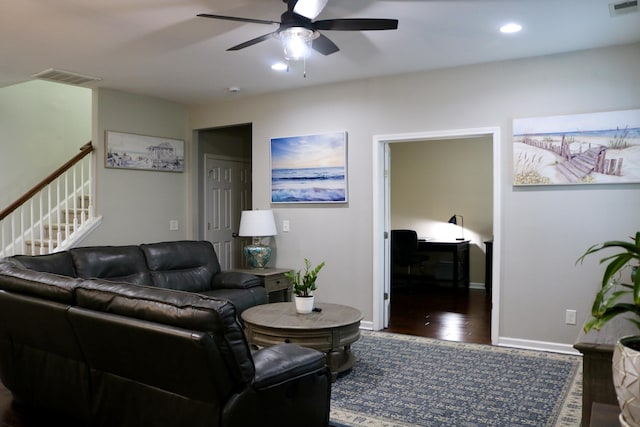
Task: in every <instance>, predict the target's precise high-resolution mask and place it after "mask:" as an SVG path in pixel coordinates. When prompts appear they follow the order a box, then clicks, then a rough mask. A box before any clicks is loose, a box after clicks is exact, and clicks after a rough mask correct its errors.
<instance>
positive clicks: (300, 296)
mask: <svg viewBox="0 0 640 427" xmlns="http://www.w3.org/2000/svg"><path fill="white" fill-rule="evenodd" d="M322 267H324V261H323V262H321V263H320V264H318V265H317V266H316V267H315V268H311V261H309V260H308V259H307V258H305V259H304V272H303V271H302V270H298V271H288V272H286V273H285V276H286V277H287V278H288V279H289V280H290V281H291V284H292V285H293V294H294V296H293V301H294V302H295V304H296V311H297V312H298V313H301V314H308V313H311V311H312V310H313V301H314V297H313V291H315V290H316V289H317V287H316V280H317V279H318V273H319V272H320V270H321V269H322Z"/></svg>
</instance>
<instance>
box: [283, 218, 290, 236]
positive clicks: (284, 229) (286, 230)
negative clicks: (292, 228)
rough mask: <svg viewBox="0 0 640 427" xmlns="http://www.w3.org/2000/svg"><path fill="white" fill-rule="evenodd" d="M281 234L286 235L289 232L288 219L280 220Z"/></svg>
mask: <svg viewBox="0 0 640 427" xmlns="http://www.w3.org/2000/svg"><path fill="white" fill-rule="evenodd" d="M282 232H283V233H288V232H289V220H288V219H285V220H282Z"/></svg>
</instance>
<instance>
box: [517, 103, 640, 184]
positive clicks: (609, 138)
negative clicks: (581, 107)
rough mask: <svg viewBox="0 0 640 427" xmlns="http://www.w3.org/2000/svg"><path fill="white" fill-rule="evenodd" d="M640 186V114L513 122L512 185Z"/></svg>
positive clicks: (609, 114) (585, 115) (566, 117)
mask: <svg viewBox="0 0 640 427" xmlns="http://www.w3.org/2000/svg"><path fill="white" fill-rule="evenodd" d="M638 182H640V109H639V110H625V111H611V112H603V113H589V114H574V115H566V116H551V117H534V118H527V119H515V120H514V121H513V185H514V186H524V185H571V184H623V183H638Z"/></svg>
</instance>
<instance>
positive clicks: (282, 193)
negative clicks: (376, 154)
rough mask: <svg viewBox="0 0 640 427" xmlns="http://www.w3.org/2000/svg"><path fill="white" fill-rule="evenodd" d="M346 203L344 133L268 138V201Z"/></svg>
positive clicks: (345, 149) (345, 139)
mask: <svg viewBox="0 0 640 427" xmlns="http://www.w3.org/2000/svg"><path fill="white" fill-rule="evenodd" d="M346 202H347V133H346V132H334V133H324V134H320V135H306V136H292V137H285V138H272V139H271V203H346Z"/></svg>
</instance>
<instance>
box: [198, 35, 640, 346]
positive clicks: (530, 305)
mask: <svg viewBox="0 0 640 427" xmlns="http://www.w3.org/2000/svg"><path fill="white" fill-rule="evenodd" d="M638 69H640V45H639V44H635V45H630V46H623V47H615V48H606V49H598V50H592V51H585V52H578V53H572V54H564V55H556V56H548V57H538V58H530V59H525V60H518V61H508V62H500V63H492V64H483V65H476V66H469V67H460V68H454V69H447V70H438V71H432V72H423V73H416V74H409V75H404V76H392V77H386V78H376V79H368V80H360V81H355V82H348V83H340V84H334V85H327V86H322V87H312V88H307V89H301V90H295V91H290V92H282V93H273V94H270V95H265V96H260V97H253V98H244V99H238V100H236V101H228V102H225V103H223V104H215V105H211V106H207V107H194V108H193V109H192V110H191V112H190V119H191V124H190V126H191V128H192V129H199V128H207V127H212V126H224V125H228V124H232V123H247V122H250V123H252V124H253V168H254V169H253V179H254V186H253V204H254V207H255V208H261V209H264V208H269V207H270V206H271V205H270V202H269V201H270V194H269V177H270V173H269V139H270V138H271V137H279V136H288V135H296V134H310V133H321V132H331V131H336V130H346V131H347V132H348V134H349V142H348V144H349V153H348V156H349V203H348V204H347V205H323V206H319V205H311V206H298V205H273V206H272V207H273V208H274V210H275V213H276V217H277V219H278V220H282V219H289V220H290V223H291V231H290V232H289V233H286V234H285V233H280V234H279V235H278V236H277V238H276V244H277V247H278V257H277V260H276V264H277V265H278V266H281V267H296V268H297V267H300V265H301V263H302V258H303V257H310V258H311V259H312V261H313V262H319V261H321V260H324V261H326V262H327V267H326V268H325V269H324V270H323V273H322V274H321V276H320V282H319V283H320V290H319V292H318V298H319V299H321V300H324V301H335V302H342V303H345V304H349V305H353V306H356V307H358V308H359V309H360V310H361V311H362V312H363V314H364V317H365V320H371V319H372V310H373V309H372V306H373V295H372V271H373V265H372V250H371V245H372V203H371V198H372V182H371V176H372V148H373V143H372V139H373V136H374V135H379V134H396V133H407V132H423V131H440V130H448V129H462V128H483V127H492V126H499V127H500V128H501V134H502V138H503V140H502V143H501V150H502V151H501V152H500V158H502V162H503V164H502V165H501V166H502V168H503V170H504V171H506V173H505V175H506V179H505V180H504V182H503V183H501V185H502V187H501V190H502V191H501V192H502V202H501V207H500V208H501V210H502V211H501V218H502V221H503V224H502V239H503V240H502V242H501V243H502V244H501V248H502V253H501V259H502V265H501V269H500V271H499V272H498V274H499V276H500V282H501V289H500V292H501V300H500V304H501V307H500V309H501V311H500V314H501V317H500V322H499V323H500V324H499V335H500V337H501V339H502V340H503V341H504V342H516V343H517V342H533V343H535V342H538V341H543V342H552V343H560V344H566V345H567V346H569V345H570V344H572V343H573V342H574V340H575V338H576V336H577V335H578V331H579V327H580V325H576V326H568V325H565V324H564V311H565V309H567V308H572V309H577V310H578V321H579V323H581V322H583V321H584V320H585V319H586V315H587V309H588V308H589V307H590V304H591V298H592V296H593V294H594V292H595V289H596V288H597V286H598V276H599V275H600V269H599V267H598V266H597V260H591V261H590V262H589V263H587V264H586V265H583V266H578V267H576V266H575V265H574V262H575V260H576V259H577V258H578V256H579V255H580V254H581V253H582V251H583V250H584V249H585V248H586V247H588V246H589V245H591V244H592V243H596V242H599V241H602V240H605V239H612V238H620V239H622V238H626V236H628V235H630V234H631V233H632V232H634V231H635V230H638V229H640V217H638V214H637V212H638V210H639V209H640V185H638V184H629V185H618V186H598V187H553V188H525V189H522V188H513V187H512V185H511V172H510V171H511V162H512V146H511V141H510V137H509V135H511V127H512V120H513V119H514V118H519V117H531V116H546V115H556V114H572V113H584V112H594V111H610V110H622V109H630V108H639V107H640V74H639V73H638V72H637V70H638ZM290 77H291V78H295V76H290ZM311 78H312V77H311Z"/></svg>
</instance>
